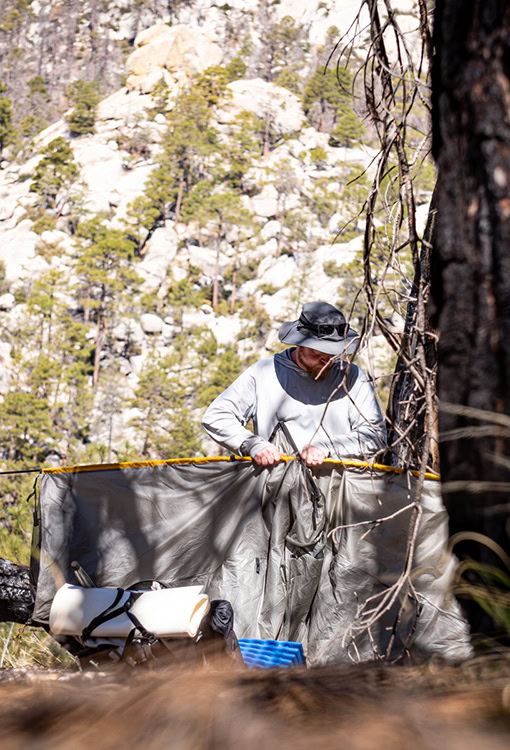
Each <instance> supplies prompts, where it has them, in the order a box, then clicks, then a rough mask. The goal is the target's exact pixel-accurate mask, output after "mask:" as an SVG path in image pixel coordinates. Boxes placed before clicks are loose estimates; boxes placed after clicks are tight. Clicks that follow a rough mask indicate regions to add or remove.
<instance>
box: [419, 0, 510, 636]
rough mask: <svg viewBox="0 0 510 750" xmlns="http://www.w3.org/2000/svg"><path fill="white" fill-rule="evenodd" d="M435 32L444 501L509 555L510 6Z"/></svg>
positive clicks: (458, 527)
mask: <svg viewBox="0 0 510 750" xmlns="http://www.w3.org/2000/svg"><path fill="white" fill-rule="evenodd" d="M434 36H435V40H434V41H435V49H436V57H435V62H434V67H433V79H432V85H433V152H434V156H435V158H436V161H437V164H438V167H439V182H438V205H439V212H438V216H437V225H436V233H435V241H434V252H433V257H432V301H433V318H434V322H435V324H436V326H437V327H438V328H439V330H440V341H439V374H438V393H439V397H440V403H441V407H440V434H441V440H442V442H441V448H440V454H441V474H442V478H443V483H444V499H445V503H446V505H447V508H448V511H449V514H450V526H451V531H452V533H455V532H459V531H460V532H466V531H467V532H470V534H471V536H472V534H473V532H478V533H480V532H481V533H482V534H484V535H486V536H487V537H489V538H490V539H492V540H494V541H495V542H496V543H497V544H499V545H500V547H501V548H502V549H503V550H504V551H506V553H509V552H510V538H509V534H510V529H509V525H508V509H509V507H510V506H509V504H508V499H507V498H508V491H509V489H510V484H509V482H510V450H509V449H510V440H509V439H508V436H509V435H510V431H509V427H510V418H509V415H510V193H509V187H510V5H509V4H508V3H507V2H506V1H505V0H483V2H482V1H481V0H478V1H476V0H470V1H469V2H467V1H466V0H437V3H436V11H435V24H434ZM502 490H503V491H502ZM463 544H464V547H462V546H459V548H458V549H457V550H456V551H457V552H460V553H462V554H463V555H469V556H470V557H472V558H474V559H475V560H477V561H479V562H481V563H487V564H489V565H498V564H501V559H500V558H501V555H500V553H499V554H498V555H496V554H493V553H492V552H491V550H490V548H489V547H488V546H486V545H484V544H480V543H476V544H475V543H474V542H473V541H471V542H464V543H463ZM493 548H494V546H493ZM494 549H495V548H494ZM468 614H469V617H470V620H471V626H472V628H473V629H474V630H475V631H476V630H478V631H483V632H487V631H488V630H490V627H491V626H490V624H489V622H488V619H487V617H486V616H485V615H483V613H482V612H481V611H480V610H478V611H475V609H474V608H471V611H470V612H469V613H468Z"/></svg>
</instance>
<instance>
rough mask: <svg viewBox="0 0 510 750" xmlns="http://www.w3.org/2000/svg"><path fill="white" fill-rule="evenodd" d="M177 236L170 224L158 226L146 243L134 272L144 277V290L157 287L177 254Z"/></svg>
mask: <svg viewBox="0 0 510 750" xmlns="http://www.w3.org/2000/svg"><path fill="white" fill-rule="evenodd" d="M178 242H179V240H178V237H177V234H176V233H175V230H174V229H173V227H171V226H164V227H158V229H156V230H155V232H154V234H153V235H152V237H151V238H150V240H149V242H148V243H147V246H146V248H147V250H146V253H145V255H144V257H143V260H142V261H141V263H139V264H138V265H137V266H136V272H137V274H138V275H139V276H141V277H142V278H143V279H144V283H143V289H144V291H153V290H155V289H158V287H159V286H161V284H162V283H163V281H164V280H165V278H166V276H167V272H168V267H169V266H170V264H171V263H172V262H173V260H174V258H175V256H176V254H177V246H178Z"/></svg>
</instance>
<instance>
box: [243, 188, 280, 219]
mask: <svg viewBox="0 0 510 750" xmlns="http://www.w3.org/2000/svg"><path fill="white" fill-rule="evenodd" d="M243 203H244V204H245V205H248V207H249V210H250V211H252V212H253V213H254V214H256V216H262V217H263V218H266V219H269V218H271V217H272V216H276V215H277V214H278V209H279V198H278V192H277V190H276V188H275V187H274V186H273V185H265V186H264V188H263V190H262V192H260V193H258V195H254V196H253V197H252V198H248V197H247V196H243Z"/></svg>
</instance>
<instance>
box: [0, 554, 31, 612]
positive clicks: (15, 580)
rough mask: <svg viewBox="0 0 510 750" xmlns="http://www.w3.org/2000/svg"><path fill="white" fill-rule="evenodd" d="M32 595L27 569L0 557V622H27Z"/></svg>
mask: <svg viewBox="0 0 510 750" xmlns="http://www.w3.org/2000/svg"><path fill="white" fill-rule="evenodd" d="M34 596H35V592H34V587H33V586H32V584H31V582H30V572H29V569H28V568H27V567H26V566H25V565H17V564H16V563H13V562H10V561H9V560H3V559H1V558H0V622H19V623H26V622H28V621H29V620H30V618H31V616H32V611H33V609H34Z"/></svg>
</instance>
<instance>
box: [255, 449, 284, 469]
mask: <svg viewBox="0 0 510 750" xmlns="http://www.w3.org/2000/svg"><path fill="white" fill-rule="evenodd" d="M281 455H282V454H281V453H280V451H279V450H278V448H277V447H276V446H275V445H268V446H267V448H263V449H262V450H261V451H259V452H258V453H256V454H255V456H254V457H253V460H254V461H255V463H256V464H259V466H272V465H273V464H277V463H278V461H279V460H280V457H281Z"/></svg>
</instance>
